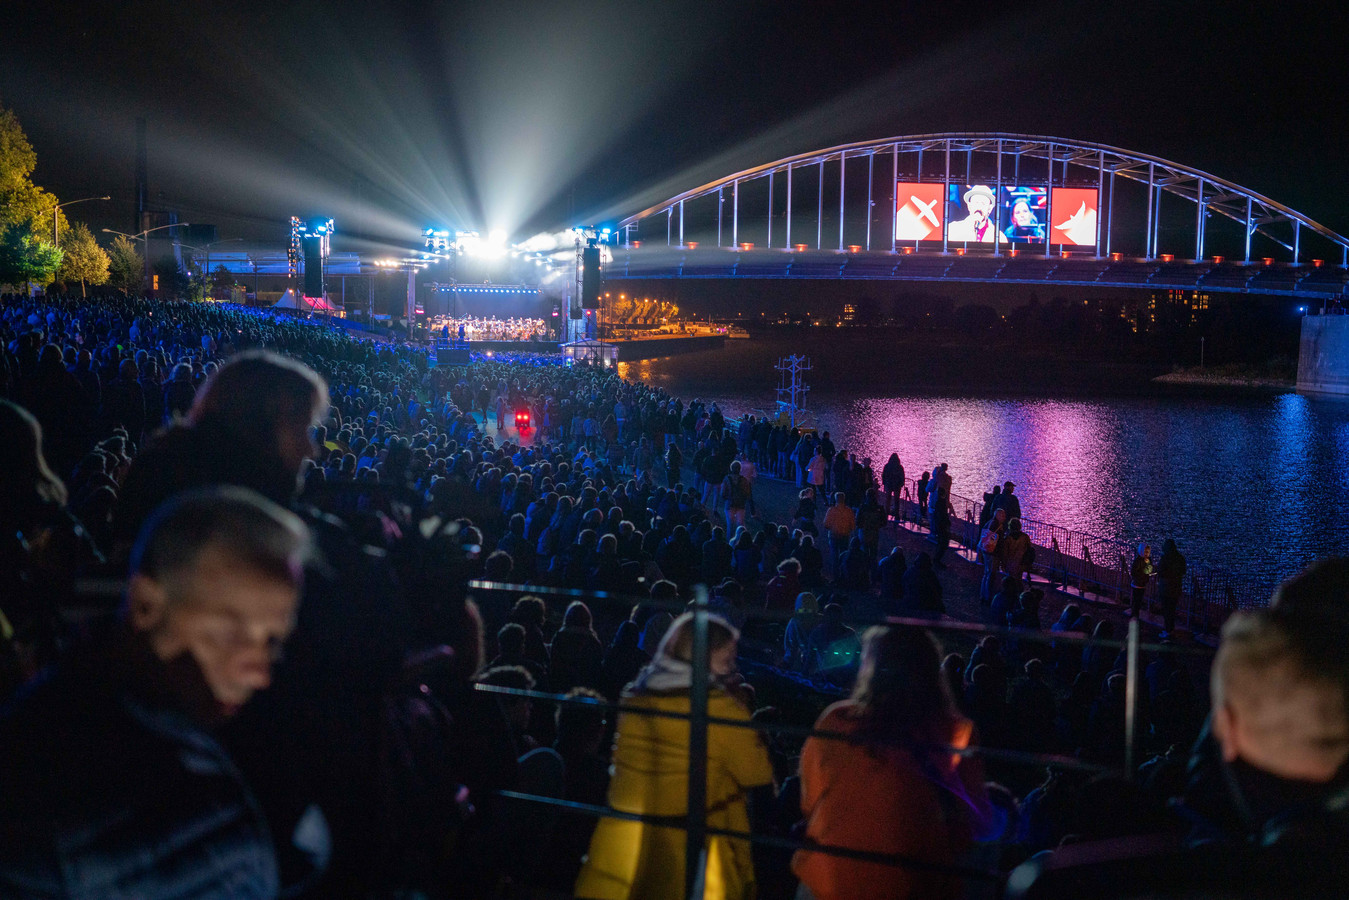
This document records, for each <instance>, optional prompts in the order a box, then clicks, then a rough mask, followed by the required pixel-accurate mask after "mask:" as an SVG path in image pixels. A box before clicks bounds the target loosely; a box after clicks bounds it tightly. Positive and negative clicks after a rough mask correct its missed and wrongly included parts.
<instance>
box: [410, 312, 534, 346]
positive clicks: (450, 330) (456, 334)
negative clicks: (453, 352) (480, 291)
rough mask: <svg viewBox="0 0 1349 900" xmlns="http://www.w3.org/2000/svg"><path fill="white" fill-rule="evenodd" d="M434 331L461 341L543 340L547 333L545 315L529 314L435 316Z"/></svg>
mask: <svg viewBox="0 0 1349 900" xmlns="http://www.w3.org/2000/svg"><path fill="white" fill-rule="evenodd" d="M431 331H432V333H433V334H435V335H437V336H443V337H452V338H458V339H459V340H461V341H542V340H545V339H546V337H547V335H548V329H547V326H546V323H545V322H544V321H543V319H531V318H528V317H526V316H521V317H519V318H516V317H515V316H511V317H510V318H508V319H498V318H497V317H496V316H433V317H432V318H431Z"/></svg>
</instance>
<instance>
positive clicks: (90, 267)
mask: <svg viewBox="0 0 1349 900" xmlns="http://www.w3.org/2000/svg"><path fill="white" fill-rule="evenodd" d="M61 252H63V253H64V254H65V259H63V260H61V270H60V275H61V278H62V280H64V281H78V282H79V283H80V296H81V297H86V296H88V293H87V292H86V291H85V283H86V282H87V283H89V284H93V285H99V284H106V283H107V282H108V265H109V259H108V254H107V253H105V252H104V251H103V248H102V247H100V246H99V245H98V241H96V240H94V235H93V233H92V232H91V231H90V230H89V228H88V226H86V225H85V224H84V223H83V222H80V223H77V224H76V225H75V226H74V227H73V228H71V229H70V231H68V232H66V239H65V243H64V244H63V245H62V247H61Z"/></svg>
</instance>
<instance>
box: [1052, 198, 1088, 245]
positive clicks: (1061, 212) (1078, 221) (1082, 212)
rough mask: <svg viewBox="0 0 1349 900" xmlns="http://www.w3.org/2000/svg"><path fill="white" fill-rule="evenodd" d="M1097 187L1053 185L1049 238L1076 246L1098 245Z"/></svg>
mask: <svg viewBox="0 0 1349 900" xmlns="http://www.w3.org/2000/svg"><path fill="white" fill-rule="evenodd" d="M1097 199H1098V198H1097V196H1096V189H1095V188H1061V187H1056V188H1054V195H1053V197H1052V198H1051V200H1052V204H1051V207H1052V208H1051V220H1050V221H1051V228H1050V229H1049V230H1050V235H1051V236H1050V238H1049V239H1050V241H1052V242H1053V243H1055V244H1069V245H1072V246H1076V247H1094V246H1096V210H1097Z"/></svg>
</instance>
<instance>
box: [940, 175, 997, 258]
mask: <svg viewBox="0 0 1349 900" xmlns="http://www.w3.org/2000/svg"><path fill="white" fill-rule="evenodd" d="M996 205H997V198H996V194H995V193H994V190H993V188H991V187H989V186H988V185H986V184H966V185H960V184H951V185H947V195H946V223H947V224H946V240H947V241H948V242H952V243H963V244H993V243H998V242H999V241H1001V240H1004V239H1003V238H1000V237H999V235H998V229H997V226H996V224H995V222H994V218H995V217H994V214H993V211H994V207H995V206H996Z"/></svg>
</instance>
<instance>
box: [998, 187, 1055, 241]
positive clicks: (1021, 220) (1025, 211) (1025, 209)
mask: <svg viewBox="0 0 1349 900" xmlns="http://www.w3.org/2000/svg"><path fill="white" fill-rule="evenodd" d="M1048 205H1049V192H1048V191H1047V190H1046V189H1045V188H1042V187H1031V186H1028V185H1015V186H1009V185H1003V187H1002V202H1001V204H1000V207H1001V209H1000V210H999V212H1000V215H999V218H998V224H999V225H1001V226H1002V236H1003V238H1004V239H1005V240H1006V241H1007V242H1008V243H1011V244H1043V243H1044V242H1045V223H1046V222H1048V221H1049V210H1048Z"/></svg>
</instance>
